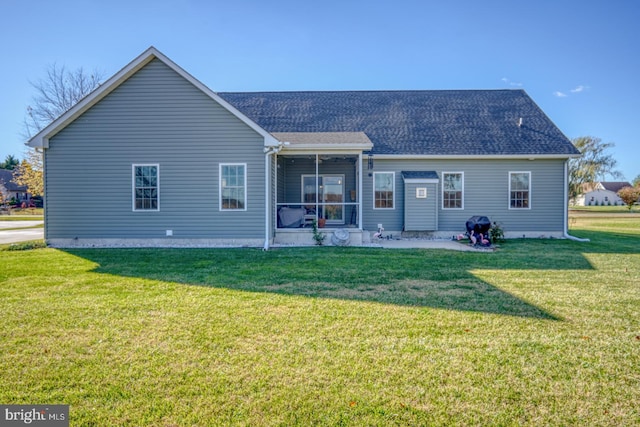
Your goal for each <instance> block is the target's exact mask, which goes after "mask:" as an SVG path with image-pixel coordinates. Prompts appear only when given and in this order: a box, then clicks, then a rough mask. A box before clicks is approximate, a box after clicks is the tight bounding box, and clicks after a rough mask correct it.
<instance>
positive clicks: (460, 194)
mask: <svg viewBox="0 0 640 427" xmlns="http://www.w3.org/2000/svg"><path fill="white" fill-rule="evenodd" d="M442 209H464V173H462V172H442Z"/></svg>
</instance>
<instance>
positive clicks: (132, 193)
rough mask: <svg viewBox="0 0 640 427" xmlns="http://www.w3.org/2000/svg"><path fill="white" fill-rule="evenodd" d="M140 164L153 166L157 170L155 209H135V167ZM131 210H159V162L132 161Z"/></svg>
mask: <svg viewBox="0 0 640 427" xmlns="http://www.w3.org/2000/svg"><path fill="white" fill-rule="evenodd" d="M140 166H155V167H156V171H157V177H156V184H157V185H156V191H157V192H158V207H157V209H136V168H137V167H140ZM131 210H132V211H133V212H160V164H159V163H133V164H132V165H131Z"/></svg>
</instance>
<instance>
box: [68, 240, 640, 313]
mask: <svg viewBox="0 0 640 427" xmlns="http://www.w3.org/2000/svg"><path fill="white" fill-rule="evenodd" d="M589 234H590V235H589V237H591V238H592V239H594V240H599V239H598V238H597V237H598V236H596V235H595V233H589ZM602 234H603V235H607V233H602ZM600 237H602V236H600ZM605 237H606V236H605ZM629 244H630V245H632V246H633V244H632V243H629ZM635 245H636V247H637V244H635ZM610 246H611V244H610V243H604V244H599V243H594V244H590V243H579V242H573V241H568V240H516V241H509V242H507V243H505V244H504V245H503V247H502V248H501V249H500V250H499V251H497V252H495V253H469V252H455V251H447V250H407V249H405V250H396V249H391V250H390V249H380V248H356V247H354V248H336V247H310V248H283V249H274V250H271V251H268V252H264V251H261V250H257V249H75V250H68V251H67V252H68V253H70V254H73V255H76V256H79V257H82V258H85V259H88V260H91V261H92V262H94V263H96V264H98V267H97V268H96V269H95V271H96V272H98V273H106V274H112V275H118V276H125V277H138V278H147V279H153V280H161V281H168V282H176V283H181V284H188V285H197V286H209V287H217V288H225V289H233V290H242V291H247V292H264V293H278V294H286V295H298V296H305V297H313V298H334V299H343V300H358V301H369V302H378V303H384V304H397V305H406V306H422V307H432V308H439V309H448V310H462V311H472V312H484V313H495V314H503V315H511V316H519V317H526V318H540V319H550V320H559V319H558V318H557V317H556V316H554V315H553V314H551V313H549V312H547V311H545V310H544V309H542V308H540V307H537V306H535V305H534V304H531V303H529V302H527V301H525V300H523V299H521V298H519V297H517V296H515V295H512V294H510V293H508V292H505V291H504V290H502V289H499V288H497V287H495V286H492V285H491V284H489V283H487V282H485V281H483V280H481V279H479V278H478V277H476V276H474V275H473V273H472V271H474V270H485V271H486V270H501V271H508V270H514V271H516V270H519V271H521V270H530V271H531V274H534V275H535V274H536V271H549V270H582V271H584V270H592V269H593V267H592V266H591V264H590V263H589V261H588V260H587V259H586V258H585V257H584V256H582V254H581V252H582V251H585V252H592V250H594V251H596V252H600V251H604V250H605V249H606V248H608V247H610ZM631 249H633V248H631ZM611 250H613V249H611Z"/></svg>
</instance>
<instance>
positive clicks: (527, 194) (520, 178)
mask: <svg viewBox="0 0 640 427" xmlns="http://www.w3.org/2000/svg"><path fill="white" fill-rule="evenodd" d="M509 209H531V172H509Z"/></svg>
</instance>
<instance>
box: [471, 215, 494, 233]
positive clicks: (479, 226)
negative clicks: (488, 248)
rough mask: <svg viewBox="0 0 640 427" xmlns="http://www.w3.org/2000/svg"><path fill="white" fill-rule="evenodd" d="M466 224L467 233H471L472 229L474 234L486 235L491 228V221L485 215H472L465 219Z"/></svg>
mask: <svg viewBox="0 0 640 427" xmlns="http://www.w3.org/2000/svg"><path fill="white" fill-rule="evenodd" d="M466 226H467V233H471V230H473V232H474V233H475V234H479V233H482V234H483V235H485V236H486V235H487V233H488V232H489V229H490V228H491V221H489V218H487V217H486V216H472V217H471V218H469V219H468V220H467V223H466Z"/></svg>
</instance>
